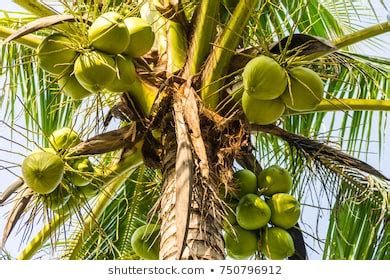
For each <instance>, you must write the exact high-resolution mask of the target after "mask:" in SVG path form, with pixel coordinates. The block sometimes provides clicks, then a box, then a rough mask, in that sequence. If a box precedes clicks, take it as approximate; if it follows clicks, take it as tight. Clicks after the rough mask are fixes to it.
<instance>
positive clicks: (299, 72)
mask: <svg viewBox="0 0 390 280" xmlns="http://www.w3.org/2000/svg"><path fill="white" fill-rule="evenodd" d="M242 78H243V84H244V93H243V95H242V100H241V104H242V108H243V111H244V113H245V115H246V117H247V119H248V120H249V121H250V122H252V123H255V124H259V125H266V124H271V123H273V122H275V121H276V120H278V119H279V118H280V117H281V116H282V115H283V113H284V112H285V110H286V108H288V109H291V110H293V111H309V110H313V109H315V108H316V107H317V106H318V104H319V103H320V102H321V100H322V98H323V92H324V87H323V83H322V80H321V78H320V77H319V76H318V74H317V73H316V72H314V71H313V70H311V69H309V68H305V67H294V68H292V69H289V70H287V69H284V68H283V67H282V66H280V65H279V64H278V62H276V61H275V60H274V59H273V58H271V57H268V56H265V55H261V56H259V57H256V58H254V59H252V60H251V61H249V62H248V63H247V64H246V66H245V68H244V71H243V73H242Z"/></svg>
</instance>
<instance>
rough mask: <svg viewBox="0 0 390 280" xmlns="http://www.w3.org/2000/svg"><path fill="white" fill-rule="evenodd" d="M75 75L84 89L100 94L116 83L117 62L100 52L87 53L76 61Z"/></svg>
mask: <svg viewBox="0 0 390 280" xmlns="http://www.w3.org/2000/svg"><path fill="white" fill-rule="evenodd" d="M74 73H75V76H76V78H77V80H78V81H79V83H80V84H81V85H82V86H83V87H84V88H86V89H87V90H89V91H92V92H99V91H101V90H103V89H104V88H105V87H106V86H107V85H108V84H110V83H112V81H114V79H115V76H116V71H115V61H114V59H113V58H112V57H111V56H109V55H107V54H105V53H102V52H99V51H90V52H85V53H83V54H82V55H80V56H79V57H78V58H77V59H76V62H75V65H74Z"/></svg>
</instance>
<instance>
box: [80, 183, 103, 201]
mask: <svg viewBox="0 0 390 280" xmlns="http://www.w3.org/2000/svg"><path fill="white" fill-rule="evenodd" d="M77 191H78V193H79V196H80V197H81V198H82V199H90V198H92V197H94V196H96V195H97V194H98V193H99V188H98V187H97V186H96V185H95V184H93V183H89V184H88V185H85V186H79V187H77Z"/></svg>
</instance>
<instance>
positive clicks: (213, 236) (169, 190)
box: [160, 123, 225, 260]
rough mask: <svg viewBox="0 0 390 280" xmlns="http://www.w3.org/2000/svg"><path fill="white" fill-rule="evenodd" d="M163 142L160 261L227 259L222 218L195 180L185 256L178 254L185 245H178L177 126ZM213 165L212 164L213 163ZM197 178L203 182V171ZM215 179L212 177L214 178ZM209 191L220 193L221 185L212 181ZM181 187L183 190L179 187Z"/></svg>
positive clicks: (203, 189)
mask: <svg viewBox="0 0 390 280" xmlns="http://www.w3.org/2000/svg"><path fill="white" fill-rule="evenodd" d="M169 126H170V129H169V131H170V132H169V133H167V134H166V138H165V140H164V141H163V178H164V181H163V185H162V197H161V204H160V207H161V208H160V209H161V212H160V218H161V223H162V224H161V243H160V259H162V260H173V259H178V256H180V259H182V260H215V259H224V258H225V250H224V242H223V237H222V226H221V225H222V222H221V215H220V214H216V213H217V212H218V211H213V208H212V207H207V206H206V207H205V205H208V202H209V201H207V200H208V199H212V196H211V195H207V192H208V191H207V189H205V187H204V185H203V184H202V182H201V180H196V179H195V180H194V184H193V186H192V195H191V202H190V203H191V205H190V209H189V222H188V227H187V234H186V239H185V243H184V248H183V251H182V253H181V252H178V250H180V247H181V245H180V244H178V238H177V232H178V229H177V226H176V211H175V206H176V203H177V201H176V193H177V191H176V187H177V186H176V155H177V142H176V137H175V133H174V130H173V129H172V127H173V124H172V123H171V124H170V125H169ZM210 162H211V161H210ZM194 172H195V173H194V177H195V178H200V174H199V169H196V168H195V170H194ZM210 177H211V176H210ZM211 178H212V177H211ZM209 181H210V182H209V190H210V189H212V190H213V191H214V192H215V193H218V188H219V183H218V181H217V180H214V179H210V180H209ZM178 187H181V186H178Z"/></svg>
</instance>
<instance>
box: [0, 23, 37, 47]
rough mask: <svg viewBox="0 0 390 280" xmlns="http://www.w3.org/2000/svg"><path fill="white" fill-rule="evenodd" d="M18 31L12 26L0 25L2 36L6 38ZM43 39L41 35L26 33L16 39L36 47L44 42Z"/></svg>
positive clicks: (0, 34) (0, 36) (27, 45)
mask: <svg viewBox="0 0 390 280" xmlns="http://www.w3.org/2000/svg"><path fill="white" fill-rule="evenodd" d="M16 31H17V30H15V29H12V28H8V27H5V26H0V38H3V39H5V38H7V37H8V36H10V35H12V34H13V33H15V32H16ZM42 40H43V38H41V37H40V36H36V35H33V34H28V35H24V36H23V37H21V38H18V39H16V40H15V41H16V42H18V43H19V44H22V45H24V46H26V47H29V48H32V49H36V48H37V47H38V46H39V44H40V43H41V42H42Z"/></svg>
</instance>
